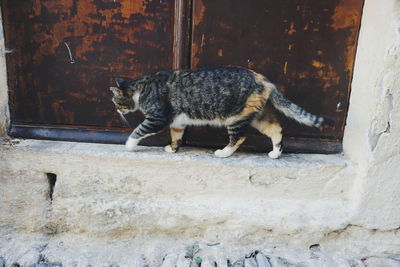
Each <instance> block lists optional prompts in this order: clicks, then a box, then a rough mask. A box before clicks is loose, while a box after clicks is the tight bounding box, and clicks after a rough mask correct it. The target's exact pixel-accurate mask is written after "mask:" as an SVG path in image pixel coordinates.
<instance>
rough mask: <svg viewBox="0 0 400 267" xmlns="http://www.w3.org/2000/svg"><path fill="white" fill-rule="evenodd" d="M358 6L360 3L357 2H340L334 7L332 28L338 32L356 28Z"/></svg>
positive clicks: (346, 0)
mask: <svg viewBox="0 0 400 267" xmlns="http://www.w3.org/2000/svg"><path fill="white" fill-rule="evenodd" d="M359 5H360V1H358V0H344V1H343V0H342V1H341V2H340V5H338V6H336V8H335V12H334V14H333V16H332V28H333V29H334V30H340V29H343V28H349V27H351V28H353V27H354V26H356V25H357V24H358V20H359V17H360V16H359V12H358V7H359Z"/></svg>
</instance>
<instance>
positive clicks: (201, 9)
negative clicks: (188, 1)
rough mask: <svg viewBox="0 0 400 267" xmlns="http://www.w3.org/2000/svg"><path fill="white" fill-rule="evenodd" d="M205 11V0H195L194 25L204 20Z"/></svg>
mask: <svg viewBox="0 0 400 267" xmlns="http://www.w3.org/2000/svg"><path fill="white" fill-rule="evenodd" d="M205 12H206V7H205V5H204V3H203V0H195V1H194V16H193V22H194V26H198V25H199V24H200V23H201V22H202V21H203V17H204V13H205Z"/></svg>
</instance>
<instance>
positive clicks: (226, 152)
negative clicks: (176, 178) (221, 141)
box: [110, 67, 332, 158]
mask: <svg viewBox="0 0 400 267" xmlns="http://www.w3.org/2000/svg"><path fill="white" fill-rule="evenodd" d="M116 81H117V87H111V88H110V89H111V91H112V92H113V94H114V97H113V102H114V104H115V106H116V108H117V110H118V112H119V113H120V114H125V113H127V112H132V111H135V110H137V109H139V110H140V111H141V112H143V114H144V116H145V120H144V121H143V122H142V123H141V124H140V125H139V126H138V127H136V129H134V131H133V132H132V134H131V135H130V137H129V139H128V140H127V142H126V148H127V149H128V150H130V151H132V150H134V149H135V148H136V146H137V145H138V143H139V141H140V140H141V139H143V138H145V137H147V136H150V135H153V134H156V133H158V132H159V131H161V130H162V129H164V128H165V127H167V126H170V130H171V138H172V142H171V145H169V146H167V147H165V151H166V152H171V153H173V152H176V151H177V150H178V149H179V146H180V145H181V142H182V141H181V140H182V137H183V134H184V130H185V127H186V126H189V125H211V126H216V127H226V128H227V130H228V134H229V144H228V145H227V146H226V147H225V148H223V149H220V150H217V151H215V155H216V156H217V157H228V156H230V155H231V154H232V153H234V152H235V151H236V150H237V149H238V148H239V146H240V145H241V144H242V143H243V142H244V141H245V139H246V136H245V133H246V132H247V129H248V128H249V127H254V128H256V129H257V130H259V131H260V132H261V133H263V134H265V135H266V136H268V137H269V138H271V141H272V145H273V150H272V151H271V152H270V153H269V154H268V155H269V156H270V157H271V158H278V157H279V156H280V155H281V153H282V127H281V125H280V123H279V121H278V120H277V117H276V116H275V115H274V110H275V109H276V110H278V111H280V112H281V113H283V114H284V115H286V116H287V117H289V118H291V119H294V120H296V121H297V122H299V123H301V124H305V125H308V126H311V127H322V126H326V125H330V124H331V123H332V121H330V120H328V119H326V118H323V117H320V116H317V115H313V114H311V113H309V112H307V111H305V110H304V109H303V108H301V107H299V106H297V105H295V104H294V103H292V102H291V101H289V100H288V99H287V98H285V97H284V96H283V95H282V94H281V93H280V92H279V91H278V90H277V88H276V87H275V85H274V84H272V83H271V82H269V81H268V80H267V79H266V78H265V77H264V76H263V75H261V74H258V73H256V72H254V71H251V70H248V69H245V68H235V67H216V68H205V69H199V70H176V71H164V72H158V73H155V74H153V75H146V76H142V77H138V78H135V79H122V78H117V80H116Z"/></svg>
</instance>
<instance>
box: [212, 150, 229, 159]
mask: <svg viewBox="0 0 400 267" xmlns="http://www.w3.org/2000/svg"><path fill="white" fill-rule="evenodd" d="M214 155H215V156H216V157H218V158H227V157H229V156H230V155H232V151H230V149H225V148H224V149H218V150H215V152H214Z"/></svg>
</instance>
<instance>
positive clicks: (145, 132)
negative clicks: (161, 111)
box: [125, 117, 167, 151]
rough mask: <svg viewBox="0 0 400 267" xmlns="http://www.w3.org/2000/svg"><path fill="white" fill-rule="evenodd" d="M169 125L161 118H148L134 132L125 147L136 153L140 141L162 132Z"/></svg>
mask: <svg viewBox="0 0 400 267" xmlns="http://www.w3.org/2000/svg"><path fill="white" fill-rule="evenodd" d="M166 125H167V120H165V119H164V118H159V117H146V118H145V119H144V121H143V122H142V123H141V124H140V125H139V126H138V127H136V128H135V130H133V132H132V133H131V135H130V136H129V138H128V140H126V143H125V147H126V149H127V150H128V151H135V150H136V148H137V146H138V144H139V142H140V140H142V139H143V138H146V137H148V136H151V135H153V134H156V133H158V132H160V131H161V130H162V129H163V128H164V127H165V126H166Z"/></svg>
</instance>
